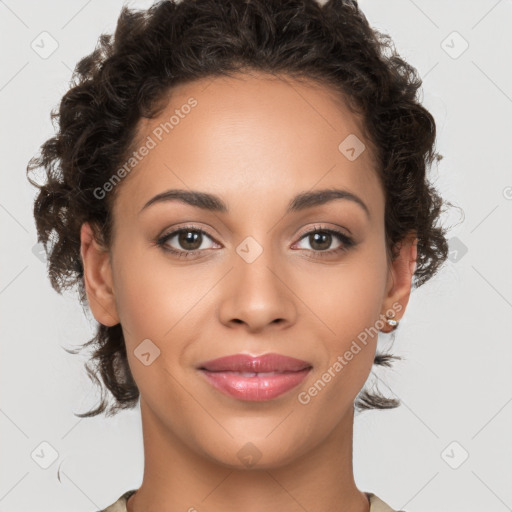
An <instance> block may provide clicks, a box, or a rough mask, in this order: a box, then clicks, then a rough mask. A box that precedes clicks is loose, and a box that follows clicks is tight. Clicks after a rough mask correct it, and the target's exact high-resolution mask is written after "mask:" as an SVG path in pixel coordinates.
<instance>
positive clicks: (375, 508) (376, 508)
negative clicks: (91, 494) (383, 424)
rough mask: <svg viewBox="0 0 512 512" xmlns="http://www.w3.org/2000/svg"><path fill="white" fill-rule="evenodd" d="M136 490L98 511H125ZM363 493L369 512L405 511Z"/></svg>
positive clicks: (368, 493)
mask: <svg viewBox="0 0 512 512" xmlns="http://www.w3.org/2000/svg"><path fill="white" fill-rule="evenodd" d="M136 491H137V489H131V490H129V491H126V492H125V493H124V494H123V495H122V496H121V497H120V498H119V499H118V500H117V501H116V502H115V503H112V505H110V506H108V507H107V508H105V509H103V510H101V511H99V512H127V510H126V502H127V501H128V498H129V497H130V496H131V495H132V494H134V493H135V492H136ZM365 494H366V495H367V496H368V499H369V500H370V512H405V511H404V510H395V509H394V508H391V507H390V506H389V505H388V504H387V503H385V502H384V501H382V500H381V499H380V498H379V497H378V496H376V495H375V494H373V493H372V492H365Z"/></svg>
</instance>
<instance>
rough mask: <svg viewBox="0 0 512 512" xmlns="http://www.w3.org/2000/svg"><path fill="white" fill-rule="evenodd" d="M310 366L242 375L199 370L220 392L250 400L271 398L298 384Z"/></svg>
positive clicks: (260, 400)
mask: <svg viewBox="0 0 512 512" xmlns="http://www.w3.org/2000/svg"><path fill="white" fill-rule="evenodd" d="M310 370H311V368H305V369H304V370H301V371H298V372H287V373H278V374H276V375H267V376H262V377H259V376H256V377H242V376H241V375H239V374H237V373H235V372H210V371H208V370H201V372H202V373H203V375H204V376H205V377H206V379H207V380H208V382H209V383H210V384H211V385H212V386H213V387H214V388H216V389H218V390H219V391H221V392H222V393H224V394H226V395H229V396H232V397H233V398H238V399H239V400H249V401H252V402H263V401H265V400H272V399H273V398H276V397H278V396H280V395H282V394H284V393H286V392H287V391H289V390H290V389H293V388H294V387H296V386H298V385H299V384H300V383H301V382H302V381H303V380H304V379H305V378H306V375H307V374H308V373H309V371H310Z"/></svg>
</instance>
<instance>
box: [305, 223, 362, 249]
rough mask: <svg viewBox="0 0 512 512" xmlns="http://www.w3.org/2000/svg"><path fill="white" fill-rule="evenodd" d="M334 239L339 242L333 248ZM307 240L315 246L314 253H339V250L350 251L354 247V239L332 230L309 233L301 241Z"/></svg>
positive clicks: (316, 230)
mask: <svg viewBox="0 0 512 512" xmlns="http://www.w3.org/2000/svg"><path fill="white" fill-rule="evenodd" d="M333 237H334V238H335V239H337V240H338V246H337V247H334V248H331V247H330V246H331V244H332V242H333ZM303 240H306V241H308V242H309V243H310V244H312V245H313V247H312V249H311V250H313V251H314V252H328V253H332V252H337V251H339V250H344V249H348V248H349V247H350V246H351V245H352V239H351V238H349V237H348V236H347V235H345V234H343V233H341V232H339V231H336V230H332V229H320V228H319V229H315V230H313V231H309V232H308V233H306V234H305V235H303V236H302V238H301V239H300V240H299V243H300V241H303Z"/></svg>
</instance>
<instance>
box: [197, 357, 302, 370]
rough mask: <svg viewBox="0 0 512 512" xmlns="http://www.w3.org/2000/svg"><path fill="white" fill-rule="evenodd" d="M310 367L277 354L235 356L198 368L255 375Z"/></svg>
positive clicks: (205, 363) (294, 359) (214, 360)
mask: <svg viewBox="0 0 512 512" xmlns="http://www.w3.org/2000/svg"><path fill="white" fill-rule="evenodd" d="M310 367H311V363H308V362H307V361H302V360H300V359H296V358H294V357H288V356H284V355H281V354H275V353H270V354H263V355H261V356H251V355H249V354H234V355H231V356H225V357H220V358H218V359H211V360H209V361H205V362H203V363H200V364H199V366H198V368H199V369H200V370H208V371H212V372H221V371H233V372H255V373H265V372H297V371H300V370H304V369H305V368H310Z"/></svg>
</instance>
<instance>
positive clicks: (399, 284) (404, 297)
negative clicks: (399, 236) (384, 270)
mask: <svg viewBox="0 0 512 512" xmlns="http://www.w3.org/2000/svg"><path fill="white" fill-rule="evenodd" d="M417 243H418V239H417V238H416V233H415V232H411V233H410V234H409V235H408V236H406V237H405V238H404V239H403V240H402V241H401V242H400V243H399V250H400V252H399V254H398V256H397V257H396V258H395V259H394V260H393V261H392V262H390V264H389V270H388V281H387V285H386V295H385V298H384V302H383V304H382V306H383V308H384V311H383V312H382V318H383V319H385V318H386V312H389V313H392V312H394V313H395V316H394V318H395V320H400V319H401V318H402V316H403V314H404V313H405V308H406V307H407V304H408V303H409V297H410V294H411V283H412V277H413V275H414V272H415V271H416V260H417V258H418V249H417ZM392 330H393V327H391V326H389V325H388V324H387V323H386V325H385V327H384V328H383V329H382V332H391V331H392Z"/></svg>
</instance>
